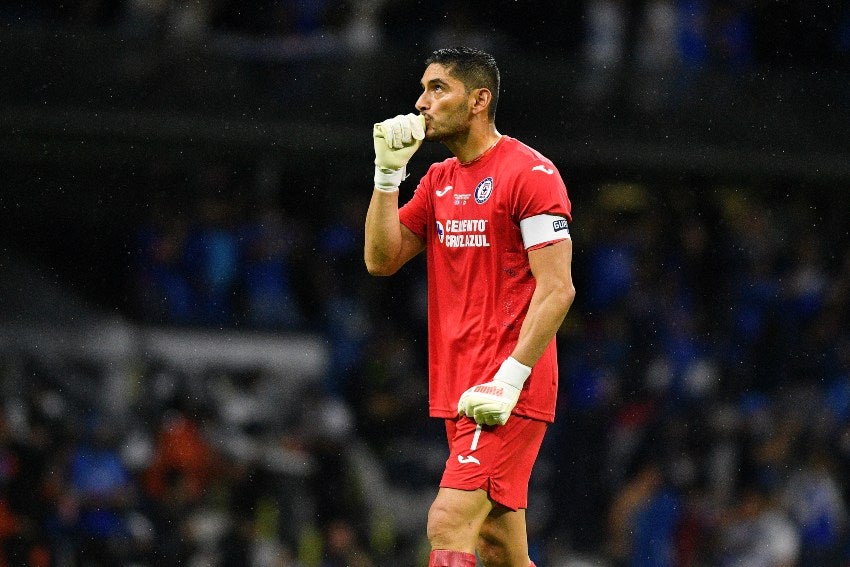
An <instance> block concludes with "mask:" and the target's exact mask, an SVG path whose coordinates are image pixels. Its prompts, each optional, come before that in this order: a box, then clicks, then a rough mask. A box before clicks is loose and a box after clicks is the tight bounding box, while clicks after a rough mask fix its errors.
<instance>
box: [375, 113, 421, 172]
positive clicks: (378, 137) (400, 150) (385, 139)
mask: <svg viewBox="0 0 850 567" xmlns="http://www.w3.org/2000/svg"><path fill="white" fill-rule="evenodd" d="M424 139H425V117H424V116H422V115H420V114H413V113H410V114H399V115H398V116H396V117H395V118H389V119H387V120H384V121H383V122H378V123H377V124H375V126H374V128H373V129H372V141H373V143H374V146H375V165H377V166H378V167H380V168H382V169H391V170H399V169H401V168H403V167H404V166H406V165H407V162H408V161H410V158H411V157H412V156H413V154H414V153H416V150H418V149H419V146H421V145H422V141H423V140H424Z"/></svg>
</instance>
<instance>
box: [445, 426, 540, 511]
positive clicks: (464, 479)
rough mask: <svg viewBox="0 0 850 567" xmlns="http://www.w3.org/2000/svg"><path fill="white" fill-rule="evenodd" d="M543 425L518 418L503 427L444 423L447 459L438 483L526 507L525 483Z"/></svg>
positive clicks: (526, 487) (512, 506)
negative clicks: (447, 449) (447, 450)
mask: <svg viewBox="0 0 850 567" xmlns="http://www.w3.org/2000/svg"><path fill="white" fill-rule="evenodd" d="M546 427H547V426H546V423H545V422H543V421H537V420H535V419H529V418H527V417H522V416H519V415H515V416H512V417H511V418H510V419H509V420H508V422H507V423H506V424H505V425H498V426H486V425H485V426H482V427H481V430H480V431H479V432H478V433H477V434H476V430H477V427H476V423H475V421H474V420H473V419H472V418H469V417H460V418H456V419H447V420H446V436H447V438H448V441H449V458H448V459H447V460H446V470H445V471H444V472H443V478H442V479H441V480H440V486H442V487H444V488H456V489H459V490H476V489H478V488H482V489H484V490H486V491H487V494H488V495H489V496H490V498H492V499H493V500H495V501H496V502H498V503H499V504H501V505H503V506H506V507H508V508H510V509H511V510H518V509H520V508H527V507H528V481H529V479H530V478H531V469H532V467H533V466H534V461H535V460H536V459H537V453H538V452H539V450H540V446H541V444H542V443H543V436H544V434H545V433H546Z"/></svg>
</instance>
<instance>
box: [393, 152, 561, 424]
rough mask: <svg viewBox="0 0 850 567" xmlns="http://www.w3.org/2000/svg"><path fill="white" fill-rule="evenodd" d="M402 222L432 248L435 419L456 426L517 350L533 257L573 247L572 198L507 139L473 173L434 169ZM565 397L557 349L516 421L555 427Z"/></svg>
mask: <svg viewBox="0 0 850 567" xmlns="http://www.w3.org/2000/svg"><path fill="white" fill-rule="evenodd" d="M399 216H400V219H401V222H402V223H403V224H404V225H405V226H406V227H408V228H409V229H410V230H411V231H413V233H415V234H416V235H417V236H419V237H420V238H422V239H423V241H424V242H425V243H426V250H427V267H428V350H429V392H430V396H429V400H430V401H429V406H430V414H431V416H432V417H442V418H446V417H454V416H456V415H457V403H458V399H459V398H460V395H461V394H462V393H463V392H464V391H465V390H466V389H468V388H470V387H471V386H473V385H475V384H481V383H484V382H488V381H489V380H491V379H492V377H493V375H494V374H495V372H496V370H498V368H499V365H500V364H501V363H502V361H504V360H505V358H507V357H508V356H510V354H511V352H513V349H514V347H515V346H516V343H517V340H518V338H519V331H520V326H521V325H522V322H523V319H524V318H525V315H526V312H527V311H528V306H529V303H530V301H531V296H532V294H533V293H534V288H535V281H534V277H533V276H532V274H531V269H530V267H529V263H528V250H530V249H534V248H539V247H542V246H546V245H548V244H551V243H553V242H557V241H559V240H563V239H566V238H569V237H570V235H569V227H568V224H567V222H568V221H569V220H571V205H570V200H569V197H568V196H567V189H566V186H565V185H564V182H563V180H562V179H561V176H560V174H559V173H558V170H557V169H556V168H555V166H554V164H553V163H552V162H551V161H550V160H548V159H547V158H545V157H544V156H542V155H541V154H540V153H539V152H537V151H535V150H534V149H532V148H530V147H528V146H526V145H525V144H523V143H522V142H520V141H518V140H516V139H514V138H511V137H508V136H502V137H501V138H500V140H499V141H498V142H497V143H496V145H495V146H494V147H493V148H491V149H490V150H488V151H487V152H485V153H484V154H483V155H482V156H481V157H479V158H478V159H476V160H474V161H473V162H471V163H468V164H461V163H460V162H459V161H458V160H457V158H450V159H447V160H445V161H443V162H440V163H436V164H433V165H432V166H431V167H430V169H429V170H428V172H427V173H426V174H425V176H424V177H423V178H422V180H421V181H420V182H419V185H418V187H417V188H416V191H415V192H414V194H413V197H412V198H411V199H410V201H409V202H407V203H406V204H405V205H404V206H403V207H402V208H401V210H400V211H399ZM557 388H558V368H557V359H556V351H555V341H554V339H553V340H552V342H551V343H550V344H549V346H548V347H547V348H546V351H545V352H544V354H543V356H542V357H541V359H540V361H539V362H538V363H537V364H535V365H534V368H533V370H532V372H531V376H530V377H529V378H528V380H527V381H526V383H525V387H524V388H523V390H522V393H521V395H520V398H519V402H518V403H517V405H516V408H515V409H514V413H516V414H517V415H524V416H526V417H530V418H533V419H538V420H543V421H548V422H551V421H552V420H553V419H554V417H555V402H556V398H557Z"/></svg>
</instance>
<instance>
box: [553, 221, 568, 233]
mask: <svg viewBox="0 0 850 567" xmlns="http://www.w3.org/2000/svg"><path fill="white" fill-rule="evenodd" d="M552 228H554V229H555V232H558V231H559V230H569V229H570V225H568V224H567V219H558V220H556V221H554V222H553V223H552Z"/></svg>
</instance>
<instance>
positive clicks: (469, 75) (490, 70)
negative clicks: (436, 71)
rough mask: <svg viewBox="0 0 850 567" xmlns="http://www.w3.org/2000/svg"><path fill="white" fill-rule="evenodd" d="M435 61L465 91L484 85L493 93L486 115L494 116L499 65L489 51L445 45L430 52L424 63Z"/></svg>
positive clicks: (497, 102)
mask: <svg viewBox="0 0 850 567" xmlns="http://www.w3.org/2000/svg"><path fill="white" fill-rule="evenodd" d="M432 63H437V64H438V65H442V66H444V67H445V68H446V69H447V70H448V72H449V74H450V75H451V76H453V77H455V78H456V79H458V80H460V82H462V83H463V85H464V86H465V87H466V90H467V91H471V90H472V89H478V88H481V87H484V88H486V89H489V91H490V92H491V93H492V94H493V98H492V100H491V101H490V108H489V109H488V110H487V116H488V117H489V118H490V120H491V121H492V120H494V119H495V118H496V106H497V105H498V104H499V81H500V78H499V67H498V66H497V65H496V60H495V59H494V58H493V56H492V55H490V54H489V53H485V52H484V51H481V50H479V49H474V48H472V47H447V48H445V49H438V50H436V51H434V52H433V53H431V55H430V56H429V57H428V59H426V60H425V65H426V66H427V65H431V64H432Z"/></svg>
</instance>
